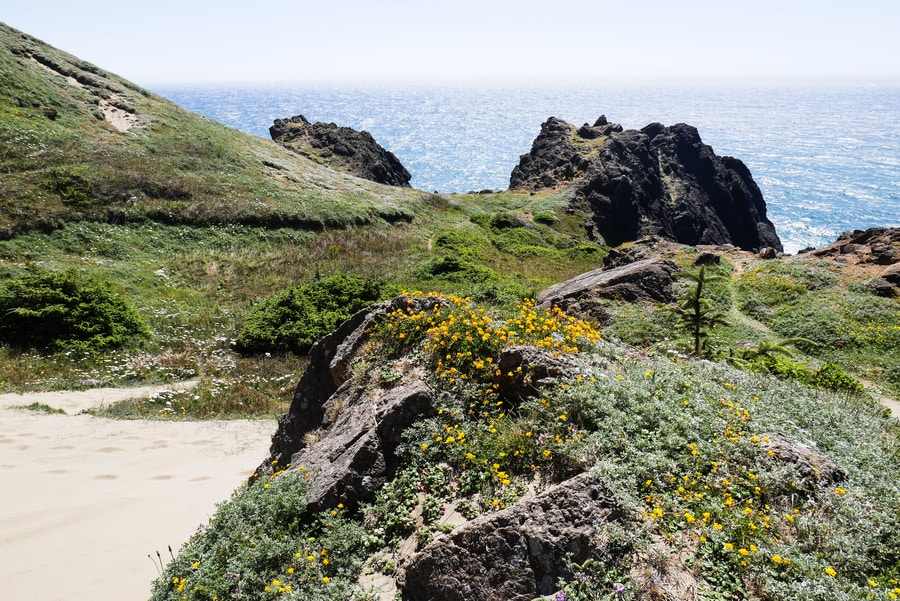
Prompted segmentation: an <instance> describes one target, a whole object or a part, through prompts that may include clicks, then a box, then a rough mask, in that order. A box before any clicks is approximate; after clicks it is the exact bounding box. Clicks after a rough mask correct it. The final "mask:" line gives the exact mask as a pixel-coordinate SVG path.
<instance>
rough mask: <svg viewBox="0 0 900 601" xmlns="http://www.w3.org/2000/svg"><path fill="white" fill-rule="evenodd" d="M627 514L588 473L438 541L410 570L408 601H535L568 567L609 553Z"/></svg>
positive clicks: (405, 575)
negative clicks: (612, 525) (611, 537)
mask: <svg viewBox="0 0 900 601" xmlns="http://www.w3.org/2000/svg"><path fill="white" fill-rule="evenodd" d="M624 517H625V513H624V511H623V510H622V508H621V507H620V506H619V505H618V504H617V503H616V501H615V500H614V499H613V497H612V495H611V494H610V493H609V492H608V491H607V490H606V489H605V488H604V487H603V486H602V485H601V484H600V483H599V482H597V481H596V480H593V479H592V478H591V476H590V475H588V474H581V475H579V476H575V477H574V478H572V479H570V480H567V481H565V482H563V483H562V484H560V485H558V486H556V487H554V488H551V489H548V490H547V491H545V492H544V493H542V494H541V495H539V496H537V497H536V498H534V499H532V500H531V501H526V502H522V503H518V504H516V505H515V506H513V507H511V508H509V509H505V510H503V511H500V512H498V513H493V514H488V515H485V516H482V517H481V518H478V519H476V520H474V521H472V522H470V523H468V524H466V525H464V526H462V527H460V528H459V529H458V530H456V531H455V532H453V533H452V534H451V535H449V536H446V537H438V538H437V539H436V540H434V541H433V542H432V543H431V544H429V545H428V546H427V547H425V548H424V549H423V550H422V551H420V552H419V553H418V554H416V555H414V556H413V557H412V558H411V559H410V560H409V561H408V562H407V563H406V565H405V566H404V567H403V570H402V572H401V573H400V576H399V579H398V584H399V585H400V587H401V588H402V589H403V599H404V601H437V600H440V601H501V600H502V601H518V600H521V601H525V600H528V601H530V600H531V599H534V598H536V597H538V596H540V595H548V594H551V593H553V592H554V591H555V590H556V581H557V579H558V578H560V577H566V578H570V577H572V574H570V573H569V572H568V570H567V569H566V566H565V561H564V560H565V558H566V555H567V554H571V561H574V562H576V563H581V562H583V561H585V560H586V559H588V558H589V557H591V556H592V555H594V554H597V553H601V554H602V553H604V552H606V551H607V548H606V544H605V542H604V541H606V539H607V537H606V536H604V527H605V524H607V523H609V522H612V521H618V520H623V519H624Z"/></svg>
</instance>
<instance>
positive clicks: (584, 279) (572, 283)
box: [537, 259, 678, 312]
mask: <svg viewBox="0 0 900 601" xmlns="http://www.w3.org/2000/svg"><path fill="white" fill-rule="evenodd" d="M676 271H678V266H677V265H676V264H675V263H673V262H672V261H668V260H665V259H644V260H641V261H635V262H634V263H628V264H626V265H622V266H620V267H613V268H611V269H607V268H601V269H595V270H594V271H589V272H587V273H582V274H581V275H577V276H575V277H574V278H572V279H570V280H566V281H565V282H562V283H561V284H556V285H554V286H551V287H550V288H547V289H546V290H544V291H543V292H541V293H540V294H539V295H538V297H537V306H538V307H544V308H547V307H552V306H558V307H560V308H562V309H563V310H565V311H570V310H573V312H575V311H578V308H577V307H575V305H576V304H583V303H585V302H589V301H590V300H592V299H596V298H610V299H619V300H626V301H630V302H635V301H639V300H650V301H656V302H660V303H671V302H674V300H675V292H674V291H673V289H672V274H673V273H675V272H676ZM579 312H582V311H579Z"/></svg>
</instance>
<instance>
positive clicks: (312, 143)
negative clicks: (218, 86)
mask: <svg viewBox="0 0 900 601" xmlns="http://www.w3.org/2000/svg"><path fill="white" fill-rule="evenodd" d="M269 135H270V136H271V137H272V139H273V140H274V141H276V142H278V143H279V144H281V145H282V146H285V147H287V148H290V149H291V150H294V151H295V152H298V153H299V154H303V155H306V156H309V157H310V158H313V159H315V160H318V161H321V162H323V163H325V164H328V165H331V166H334V167H338V168H341V169H343V170H346V171H348V172H349V173H351V174H353V175H356V176H357V177H361V178H363V179H368V180H371V181H373V182H378V183H379V184H387V185H389V186H401V187H407V188H408V187H409V180H410V179H412V176H411V175H410V173H409V171H407V170H406V167H404V166H403V164H402V163H401V162H400V160H399V159H398V158H397V157H396V156H394V154H393V153H392V152H388V151H387V150H385V149H384V148H382V147H381V145H379V144H378V142H376V141H375V138H373V137H372V135H371V134H369V133H368V132H365V131H356V130H355V129H351V128H349V127H338V126H337V125H335V124H334V123H310V122H309V121H307V120H306V117H304V116H303V115H296V116H294V117H290V118H287V119H276V120H275V124H274V125H272V127H270V128H269Z"/></svg>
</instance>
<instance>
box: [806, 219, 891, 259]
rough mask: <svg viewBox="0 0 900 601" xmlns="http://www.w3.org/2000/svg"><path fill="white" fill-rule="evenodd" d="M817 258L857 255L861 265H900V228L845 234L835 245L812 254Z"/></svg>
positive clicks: (882, 228) (814, 251)
mask: <svg viewBox="0 0 900 601" xmlns="http://www.w3.org/2000/svg"><path fill="white" fill-rule="evenodd" d="M810 254H812V255H813V256H816V257H837V256H842V255H843V256H846V255H855V256H856V257H857V258H858V260H859V262H860V263H873V264H876V265H894V264H896V263H900V228H897V227H895V228H884V227H875V228H870V229H867V230H854V231H852V232H844V233H843V234H841V235H840V236H839V237H838V239H837V240H835V241H834V243H832V244H829V245H828V246H826V247H824V248H819V249H816V250H813V251H811V252H810Z"/></svg>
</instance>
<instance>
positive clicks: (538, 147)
mask: <svg viewBox="0 0 900 601" xmlns="http://www.w3.org/2000/svg"><path fill="white" fill-rule="evenodd" d="M561 185H571V186H573V187H574V189H575V201H574V202H575V204H576V205H577V206H578V207H580V208H582V209H584V210H586V211H588V212H589V214H590V215H591V222H592V223H591V225H592V227H591V228H590V231H592V232H596V233H597V234H599V235H600V236H601V237H602V238H603V241H604V242H605V243H606V244H610V245H613V246H615V245H618V244H621V243H623V242H627V241H632V240H637V239H638V238H640V237H643V236H648V235H657V236H661V237H664V238H667V239H670V240H674V241H675V242H680V243H682V244H689V245H694V246H695V245H699V244H710V245H724V244H733V245H735V246H738V247H740V248H742V249H744V250H756V249H759V248H762V247H766V246H769V247H772V248H774V249H776V250H778V251H781V250H782V244H781V240H780V239H779V238H778V235H777V234H776V232H775V227H774V226H773V225H772V223H771V222H770V221H769V219H768V218H767V217H766V203H765V200H764V199H763V196H762V193H761V192H760V190H759V187H758V186H757V185H756V183H755V182H754V181H753V177H752V176H751V174H750V171H749V169H747V167H746V166H745V165H744V164H743V163H742V162H741V161H740V160H738V159H735V158H732V157H719V156H717V155H716V154H715V152H713V149H712V148H711V147H709V146H708V145H706V144H704V143H703V141H702V140H701V139H700V135H699V133H698V132H697V129H696V128H694V127H692V126H690V125H686V124H684V123H679V124H676V125H673V126H670V127H666V126H664V125H662V124H660V123H651V124H650V125H648V126H646V127H644V128H643V129H641V130H640V131H638V130H623V129H622V127H621V126H618V125H616V124H610V123H608V122H607V121H606V118H605V117H601V118H600V119H599V120H598V121H597V122H596V123H595V124H594V125H593V126H588V125H584V126H582V127H581V128H576V127H575V126H573V125H571V124H569V123H566V122H565V121H562V120H560V119H556V118H554V117H551V118H550V119H548V120H547V121H546V122H545V123H544V124H543V125H542V126H541V133H540V134H539V135H538V137H537V139H535V141H534V144H533V146H532V149H531V152H529V154H526V155H523V156H522V157H521V159H520V162H519V165H517V166H516V167H515V168H514V169H513V172H512V175H511V177H510V189H524V190H530V191H536V190H540V189H545V188H555V187H558V186H561Z"/></svg>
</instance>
